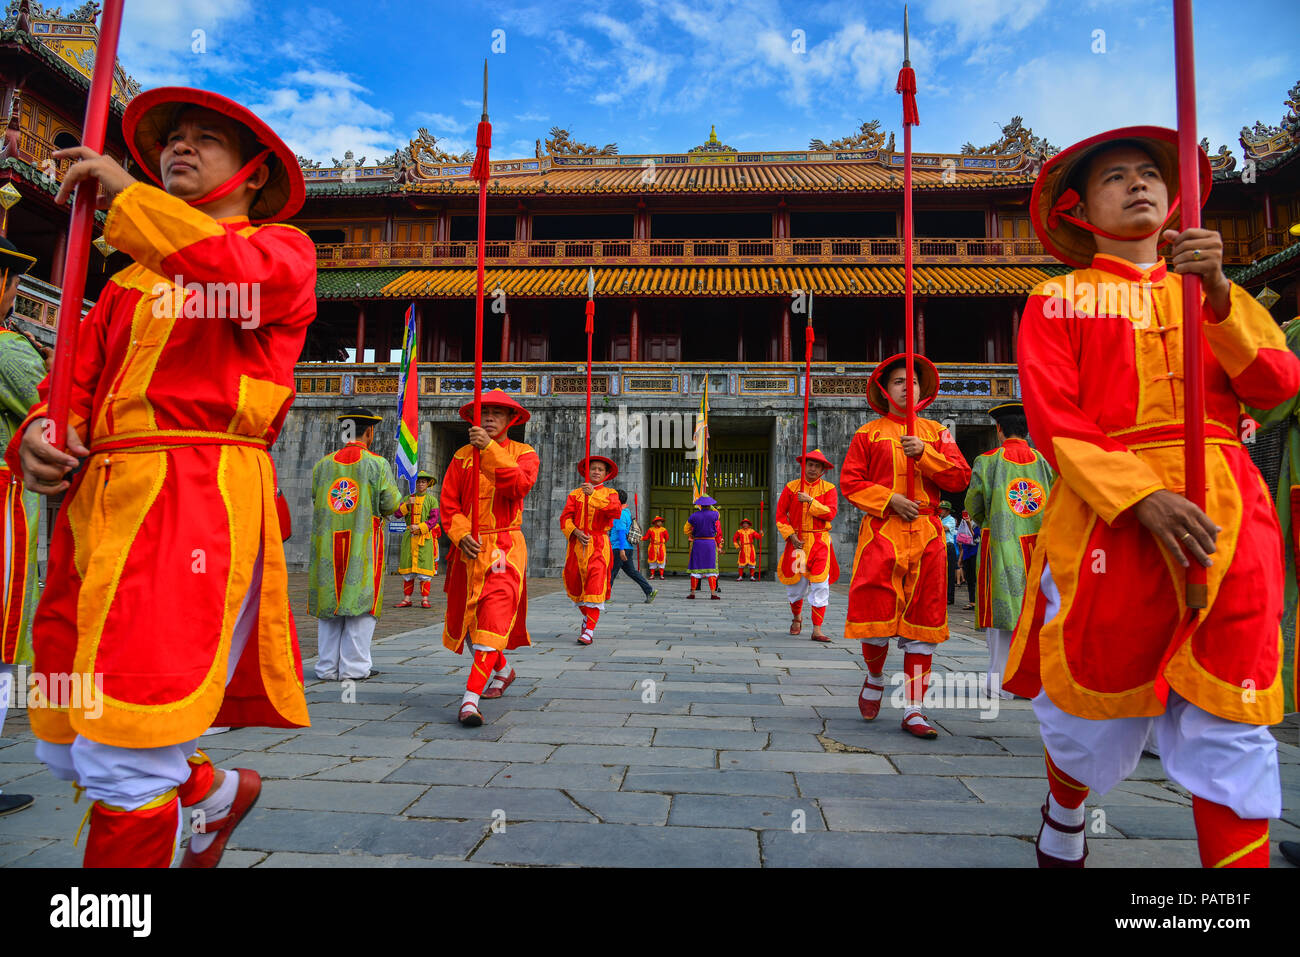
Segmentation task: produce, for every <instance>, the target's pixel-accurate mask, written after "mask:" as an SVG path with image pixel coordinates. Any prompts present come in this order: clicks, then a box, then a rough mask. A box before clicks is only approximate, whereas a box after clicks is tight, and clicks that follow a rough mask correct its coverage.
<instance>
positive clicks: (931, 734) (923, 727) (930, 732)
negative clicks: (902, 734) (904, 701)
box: [903, 711, 939, 739]
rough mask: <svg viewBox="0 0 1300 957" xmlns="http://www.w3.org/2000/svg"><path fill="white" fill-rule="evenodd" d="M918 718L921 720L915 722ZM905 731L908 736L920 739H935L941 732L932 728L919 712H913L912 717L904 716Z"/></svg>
mask: <svg viewBox="0 0 1300 957" xmlns="http://www.w3.org/2000/svg"><path fill="white" fill-rule="evenodd" d="M916 718H920V720H919V721H917V720H914V719H916ZM903 730H904V731H906V732H907V733H908V734H914V735H916V736H917V737H918V738H926V739H933V738H937V737H939V732H938V731H936V730H935V729H934V728H932V727H930V722H929V721H927V720H926V717H925V715H923V714H921V712H919V711H913V712H912V713H911V714H910V715H908V714H905V715H903Z"/></svg>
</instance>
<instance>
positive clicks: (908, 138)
mask: <svg viewBox="0 0 1300 957" xmlns="http://www.w3.org/2000/svg"><path fill="white" fill-rule="evenodd" d="M907 32H908V31H907V5H906V4H904V5H903V68H902V69H901V70H899V71H898V85H897V86H896V87H895V90H896V92H898V93H901V94H903V283H904V287H903V322H904V328H903V340H904V347H903V351H904V353H905V354H906V356H907V372H906V374H907V422H906V425H905V432H904V434H905V435H912V434H914V433H915V432H916V400H915V395H914V391H915V390H914V389H913V387H912V379H913V377H914V376H915V375H916V364H915V362H914V357H913V342H912V340H913V329H912V324H913V320H912V232H913V230H912V127H913V126H919V125H920V124H921V119H920V117H919V116H918V114H917V112H916V73H915V72H913V70H912V61H911V59H910V57H909V50H908V37H907ZM907 497H908V498H909V499H914V498H915V497H916V459H913V458H910V457H909V458H908V460H907Z"/></svg>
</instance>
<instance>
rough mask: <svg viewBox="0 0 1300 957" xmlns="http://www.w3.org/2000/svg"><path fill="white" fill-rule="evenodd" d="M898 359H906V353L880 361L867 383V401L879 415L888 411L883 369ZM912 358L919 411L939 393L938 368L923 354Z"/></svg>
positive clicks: (917, 409) (917, 408) (886, 413)
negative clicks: (918, 394)
mask: <svg viewBox="0 0 1300 957" xmlns="http://www.w3.org/2000/svg"><path fill="white" fill-rule="evenodd" d="M899 359H903V360H906V359H907V354H906V353H903V352H900V353H899V354H898V355H896V356H890V357H889V358H888V359H885V360H884V361H882V362H881V363H880V365H878V366H876V368H875V371H873V372H872V373H871V380H870V381H869V382H868V383H867V403H868V404H869V405H870V406H871V407H872V408H873V409H875V410H876V411H877V412H879V413H880V414H881V415H889V413H890V405H889V397H888V396H887V395H885V386H884V384H883V383H882V382H881V379H882V378H883V377H884V375H885V370H886V369H888V368H889V367H890V366H891V365H893V364H894V363H895V362H896V361H898V360H899ZM912 360H913V363H914V365H913V368H914V369H915V370H916V379H917V381H918V382H919V383H920V384H921V401H920V402H918V403H916V406H915V408H916V411H917V412H920V411H921V410H922V409H924V408H925V407H926V406H927V405H929V404H930V403H931V402H933V401H934V400H935V398H936V397H937V396H938V395H939V370H938V369H936V368H935V367H934V363H933V362H931V361H930V360H929V359H927V358H926V357H925V356H918V355H913V356H912Z"/></svg>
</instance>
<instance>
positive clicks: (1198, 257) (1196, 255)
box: [1192, 249, 1201, 259]
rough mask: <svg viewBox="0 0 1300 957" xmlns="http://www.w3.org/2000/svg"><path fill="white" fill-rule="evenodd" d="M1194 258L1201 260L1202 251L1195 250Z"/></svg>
mask: <svg viewBox="0 0 1300 957" xmlns="http://www.w3.org/2000/svg"><path fill="white" fill-rule="evenodd" d="M1192 258H1193V259H1200V258H1201V251H1200V250H1199V249H1194V250H1192Z"/></svg>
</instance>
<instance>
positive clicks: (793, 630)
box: [790, 618, 803, 635]
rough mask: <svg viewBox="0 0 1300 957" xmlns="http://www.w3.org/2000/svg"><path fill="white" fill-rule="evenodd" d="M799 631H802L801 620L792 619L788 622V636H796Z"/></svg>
mask: <svg viewBox="0 0 1300 957" xmlns="http://www.w3.org/2000/svg"><path fill="white" fill-rule="evenodd" d="M801 631H803V619H802V618H792V619H791V620H790V634H792V635H797V634H799V632H801Z"/></svg>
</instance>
